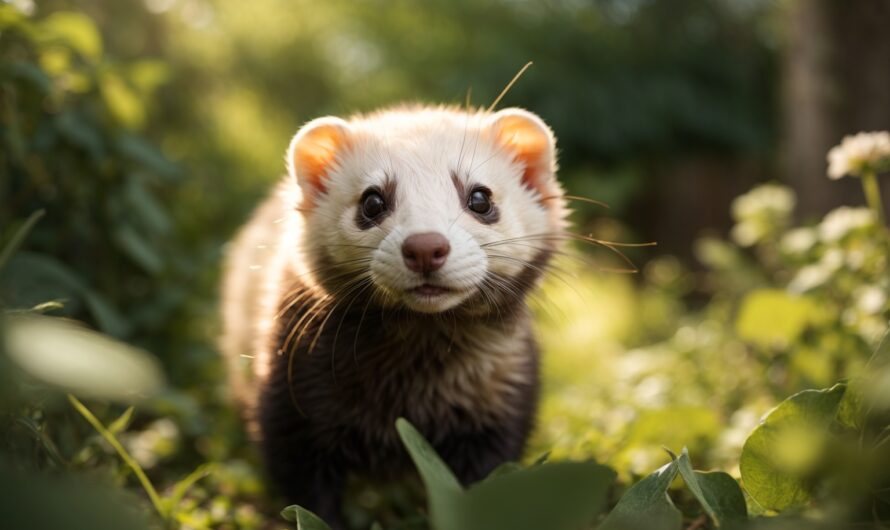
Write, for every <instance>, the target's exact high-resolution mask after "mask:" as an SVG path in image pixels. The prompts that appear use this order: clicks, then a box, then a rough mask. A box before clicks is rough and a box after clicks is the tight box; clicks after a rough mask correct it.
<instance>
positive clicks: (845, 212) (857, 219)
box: [819, 206, 875, 243]
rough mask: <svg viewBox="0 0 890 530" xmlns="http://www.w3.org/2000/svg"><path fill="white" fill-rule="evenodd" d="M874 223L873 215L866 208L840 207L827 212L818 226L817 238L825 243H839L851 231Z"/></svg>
mask: <svg viewBox="0 0 890 530" xmlns="http://www.w3.org/2000/svg"><path fill="white" fill-rule="evenodd" d="M874 222H875V216H874V213H873V212H872V211H871V210H869V209H868V208H851V207H849V206H841V207H840V208H837V209H835V210H832V211H831V212H828V215H826V216H825V218H824V219H822V222H821V223H820V224H819V237H820V238H821V239H822V241H825V242H827V243H831V242H834V241H840V240H841V239H843V238H844V237H845V236H846V235H847V234H849V233H850V232H852V231H853V230H856V229H859V228H865V227H868V226H871V225H873V224H874Z"/></svg>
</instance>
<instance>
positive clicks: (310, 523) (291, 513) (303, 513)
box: [281, 504, 331, 530]
mask: <svg viewBox="0 0 890 530" xmlns="http://www.w3.org/2000/svg"><path fill="white" fill-rule="evenodd" d="M281 516H282V517H284V518H285V519H287V520H288V521H290V522H292V523H296V524H297V530H331V528H330V527H329V526H328V525H327V524H325V522H324V521H322V520H321V517H319V516H317V515H315V514H314V513H312V512H310V511H309V510H307V509H305V508H303V507H300V506H297V505H296V504H294V505H292V506H288V507H287V508H285V509H283V510H281Z"/></svg>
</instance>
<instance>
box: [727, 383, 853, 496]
mask: <svg viewBox="0 0 890 530" xmlns="http://www.w3.org/2000/svg"><path fill="white" fill-rule="evenodd" d="M845 389H846V386H845V385H843V384H837V385H834V386H833V387H831V388H828V389H824V390H804V391H803V392H798V393H797V394H794V395H793V396H791V397H789V398H788V399H786V400H785V401H783V402H782V403H780V404H779V406H777V407H776V408H774V409H773V410H772V411H771V412H770V413H769V414H768V415H767V416H766V418H765V419H764V420H763V421H762V422H761V424H760V425H759V426H758V427H757V428H756V429H754V432H752V433H751V435H750V436H749V437H748V440H747V441H746V442H745V446H744V447H743V448H742V457H741V462H740V464H739V467H740V469H741V474H742V484H743V485H744V487H745V490H746V491H747V492H748V494H749V495H751V497H752V498H753V499H754V500H755V501H756V502H757V503H758V504H760V505H761V506H763V507H764V508H767V509H771V510H775V511H782V510H785V509H788V508H793V507H798V506H802V505H804V504H806V503H807V502H808V501H809V500H810V497H811V494H812V492H813V489H814V488H815V486H816V484H817V482H818V471H819V469H818V468H819V463H820V462H821V461H823V456H824V452H825V450H826V447H825V446H826V443H827V440H828V435H829V432H828V429H829V427H830V426H831V424H832V423H833V422H834V420H835V418H836V416H837V413H838V408H839V406H840V403H841V399H842V398H843V395H844V391H845Z"/></svg>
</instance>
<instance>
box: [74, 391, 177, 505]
mask: <svg viewBox="0 0 890 530" xmlns="http://www.w3.org/2000/svg"><path fill="white" fill-rule="evenodd" d="M68 401H70V402H71V405H73V406H74V408H75V409H76V410H77V412H79V413H80V415H81V416H83V417H84V418H85V419H86V420H87V421H88V422H90V425H92V426H93V428H94V429H96V432H98V433H99V434H100V435H102V438H105V441H106V442H108V443H109V444H110V445H111V447H113V448H114V450H115V451H117V454H118V455H120V457H121V460H123V461H124V463H125V464H127V466H129V467H130V469H131V470H133V474H135V475H136V478H138V479H139V482H140V483H141V484H142V489H144V490H145V493H147V494H148V498H149V499H150V500H151V503H152V504H153V505H154V507H155V510H157V512H158V514H159V515H160V516H161V518H163V519H166V518H167V511H166V510H165V509H164V504H163V502H161V497H160V496H159V495H158V492H157V490H155V487H154V486H153V485H152V483H151V481H150V480H148V476H146V474H145V471H143V470H142V467H141V466H140V465H139V463H138V462H136V460H134V459H133V457H132V456H130V453H128V452H127V450H126V449H124V446H123V445H121V443H120V442H119V441H118V439H117V438H116V437H115V436H114V434H112V433H111V432H110V431H109V430H108V429H106V428H105V426H104V425H102V422H100V421H99V420H98V418H96V416H94V415H93V413H92V412H90V409H88V408H86V406H85V405H84V404H83V403H81V402H80V400H79V399H77V398H76V397H74V396H73V395H71V394H68Z"/></svg>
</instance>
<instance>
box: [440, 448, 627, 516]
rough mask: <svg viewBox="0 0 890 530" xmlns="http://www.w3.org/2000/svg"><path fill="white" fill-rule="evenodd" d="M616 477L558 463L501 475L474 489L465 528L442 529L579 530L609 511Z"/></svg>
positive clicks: (590, 465) (586, 465) (463, 505)
mask: <svg viewBox="0 0 890 530" xmlns="http://www.w3.org/2000/svg"><path fill="white" fill-rule="evenodd" d="M614 479H615V472H614V471H612V470H611V469H609V468H607V467H605V466H601V465H599V464H596V463H594V462H558V463H550V464H544V465H539V466H534V467H531V468H528V469H520V470H515V471H513V472H510V473H501V474H499V475H497V476H494V477H491V478H489V479H487V480H485V481H483V482H480V483H479V484H476V485H474V486H472V487H470V488H469V489H468V490H467V492H466V494H465V495H464V496H463V498H462V499H461V502H460V505H459V507H460V510H461V512H462V514H463V520H462V521H461V525H460V526H449V527H446V526H443V525H441V524H439V521H438V520H437V519H435V518H434V519H433V521H434V522H435V523H437V525H436V528H437V529H445V528H448V529H453V530H489V529H492V528H510V529H511V530H539V529H542V528H546V529H548V530H575V529H578V528H582V527H583V526H585V525H589V524H590V523H591V522H592V521H593V520H594V518H595V517H596V516H597V515H598V514H600V513H602V511H603V510H604V509H605V507H606V498H607V495H608V492H609V488H610V487H611V485H612V482H613V481H614Z"/></svg>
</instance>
